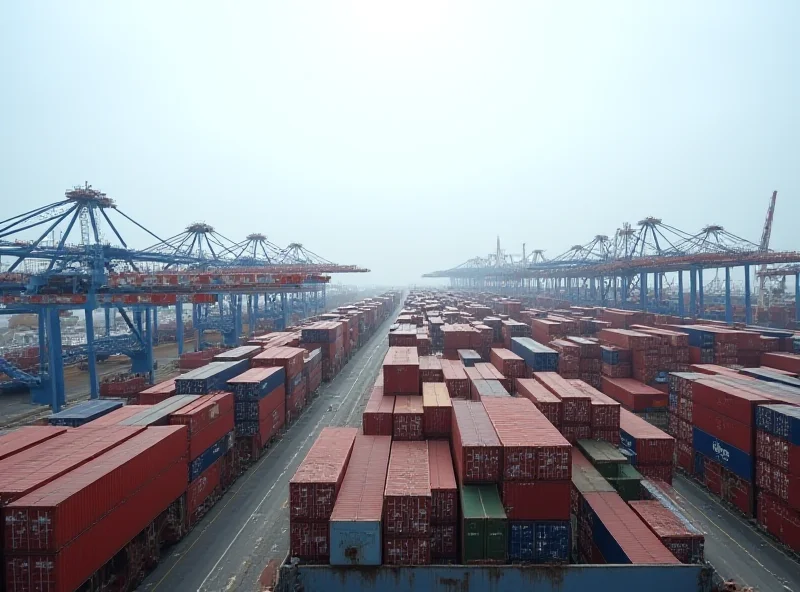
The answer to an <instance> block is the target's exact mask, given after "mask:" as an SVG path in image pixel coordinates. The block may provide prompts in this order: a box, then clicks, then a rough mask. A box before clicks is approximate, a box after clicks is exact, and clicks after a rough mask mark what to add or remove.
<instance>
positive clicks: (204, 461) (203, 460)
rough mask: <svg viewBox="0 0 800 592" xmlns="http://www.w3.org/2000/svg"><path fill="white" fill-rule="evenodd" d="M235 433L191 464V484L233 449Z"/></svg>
mask: <svg viewBox="0 0 800 592" xmlns="http://www.w3.org/2000/svg"><path fill="white" fill-rule="evenodd" d="M233 444H234V432H229V433H227V434H225V435H224V436H222V437H221V438H220V439H219V440H217V441H216V442H214V443H213V444H212V445H211V446H209V447H208V448H206V449H205V450H204V451H203V452H202V453H200V456H198V457H197V458H195V459H194V460H192V461H191V462H189V482H190V483H191V482H193V481H194V480H195V479H197V478H198V477H200V475H202V474H203V473H204V472H205V471H206V470H207V469H208V467H210V466H211V465H213V464H214V463H215V462H216V461H217V460H219V459H220V458H222V457H223V456H225V455H226V454H227V453H228V451H229V450H230V449H231V448H233Z"/></svg>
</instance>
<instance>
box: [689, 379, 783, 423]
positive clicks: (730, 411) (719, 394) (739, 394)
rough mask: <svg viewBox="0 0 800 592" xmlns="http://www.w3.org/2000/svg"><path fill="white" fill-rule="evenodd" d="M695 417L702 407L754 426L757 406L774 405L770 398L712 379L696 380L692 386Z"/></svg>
mask: <svg viewBox="0 0 800 592" xmlns="http://www.w3.org/2000/svg"><path fill="white" fill-rule="evenodd" d="M692 402H693V404H694V405H693V410H692V411H693V414H694V415H693V417H694V416H695V415H696V414H697V406H698V405H702V406H703V407H706V408H708V409H712V410H714V411H716V412H717V413H719V414H720V415H724V416H726V417H730V418H731V419H734V420H736V421H737V422H739V423H741V424H744V425H748V426H752V425H753V424H754V423H755V407H756V405H766V404H769V403H774V402H775V401H773V400H772V399H770V398H769V397H766V396H763V395H759V394H755V393H753V392H750V391H748V390H746V389H744V388H737V387H734V386H730V385H728V384H724V383H722V382H718V381H716V380H714V379H713V378H712V379H708V380H706V379H702V380H695V381H694V383H693V384H692Z"/></svg>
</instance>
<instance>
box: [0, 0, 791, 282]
mask: <svg viewBox="0 0 800 592" xmlns="http://www.w3.org/2000/svg"><path fill="white" fill-rule="evenodd" d="M2 11H3V12H2V16H0V47H2V50H3V55H2V61H0V74H2V78H1V80H2V87H3V91H2V92H0V109H2V113H3V123H2V125H0V130H2V134H0V137H2V143H1V144H0V151H1V152H0V157H2V165H0V166H1V167H2V168H1V169H0V172H1V174H0V208H2V210H3V213H4V214H5V213H7V214H8V216H10V215H13V214H16V213H21V212H23V211H25V210H28V209H32V208H33V207H35V206H38V205H43V204H46V203H50V202H54V201H57V200H58V199H59V198H61V196H63V191H64V190H65V189H66V188H67V187H68V186H71V185H74V184H77V183H82V182H83V181H84V180H88V181H89V182H90V183H92V184H93V185H94V186H95V187H98V188H100V189H102V190H104V191H106V192H107V193H108V194H109V196H111V197H113V198H114V199H116V200H117V202H118V204H119V206H120V208H121V209H122V210H124V211H125V212H126V213H127V214H128V215H130V216H132V217H133V218H135V219H136V220H138V221H140V222H142V223H143V224H144V225H146V226H147V227H148V228H150V229H151V230H152V231H153V232H155V233H156V234H158V235H160V236H164V237H166V236H172V235H174V234H177V233H178V232H180V231H181V229H182V227H184V226H185V225H187V224H188V223H191V222H194V221H199V220H201V221H205V222H208V223H211V224H213V225H214V226H215V228H216V229H217V230H218V231H219V232H220V233H222V234H223V235H225V236H227V237H229V238H231V239H234V240H240V239H241V238H243V237H244V236H245V235H246V234H248V233H251V232H263V233H266V234H267V235H268V236H269V238H270V240H272V241H273V242H274V243H277V244H279V245H281V246H283V245H285V244H287V243H289V242H292V241H296V242H302V243H303V244H304V245H306V246H307V247H308V248H310V249H311V250H313V251H315V252H317V253H319V254H321V255H323V256H325V257H327V258H328V259H331V260H334V261H337V262H340V263H358V264H361V265H364V266H367V267H369V268H371V269H372V270H373V273H372V274H370V275H369V276H364V277H361V278H359V279H360V281H361V282H369V283H376V282H380V283H389V282H392V283H409V282H416V281H419V276H420V275H421V274H422V273H424V272H426V271H431V270H434V269H441V268H446V267H450V266H453V265H456V264H459V263H461V262H463V261H464V260H466V259H468V258H470V257H473V256H475V255H478V254H486V253H488V252H489V251H490V250H493V249H494V246H495V241H496V236H497V235H499V236H500V237H501V241H502V243H503V245H504V246H506V247H507V249H508V250H509V251H511V252H514V253H518V252H521V248H522V247H521V245H522V243H523V242H524V243H526V244H527V248H528V249H529V250H530V249H534V248H541V249H546V255H547V256H550V257H552V256H556V255H558V254H559V253H561V252H563V251H565V250H566V249H568V248H569V247H570V246H572V245H574V244H576V243H586V242H588V241H589V240H591V238H592V237H593V236H594V235H596V234H598V233H603V234H609V235H613V233H614V230H615V229H616V228H617V227H619V226H620V225H621V223H622V222H625V221H629V222H632V223H635V222H636V221H638V220H640V219H641V218H643V217H645V216H649V215H653V216H659V217H661V218H663V220H664V221H665V222H668V223H669V224H671V225H673V226H676V227H678V228H681V229H685V230H696V229H699V228H700V227H701V226H703V225H705V224H708V223H712V222H713V223H718V224H722V225H724V226H725V227H726V228H727V229H729V230H731V231H732V232H734V233H736V234H738V235H742V236H745V237H747V238H749V239H751V240H753V241H755V242H758V241H759V239H760V236H761V229H762V225H763V221H764V216H765V212H766V208H767V204H768V199H769V196H770V194H771V192H772V191H773V190H775V189H777V190H778V205H777V209H776V220H775V225H774V231H773V235H772V238H773V240H772V246H773V247H775V248H781V249H794V248H800V238H798V236H797V233H796V230H795V229H796V228H797V222H798V219H800V205H798V203H799V202H798V193H800V149H799V148H800V147H799V145H798V144H799V143H800V115H798V113H800V36H798V35H797V26H798V22H800V3H799V2H797V1H796V0H795V1H787V2H777V1H776V2H750V1H747V2H738V1H725V2H711V1H706V0H704V1H702V2H697V1H685V2H680V1H679V2H675V1H671V2H655V1H652V0H648V1H645V2H643V1H641V0H638V1H630V2H622V1H620V2H615V1H609V2H597V1H587V2H556V1H552V2H535V1H533V0H521V1H519V2H504V1H502V0H500V1H493V2H488V1H482V2H478V1H475V2H470V1H467V0H460V1H458V2H436V1H435V0H405V1H402V2H400V1H398V2H384V1H380V0H360V1H334V0H331V1H324V2H312V1H304V2H290V1H286V2H266V1H259V2H253V3H245V2H236V3H223V2H208V3H206V2H199V1H194V2H185V3H178V2H170V1H167V2H163V1H161V2H126V3H122V2H107V1H104V2H78V1H73V0H71V1H62V0H59V1H54V2H9V3H5V5H4V8H3V9H2ZM5 217H7V216H2V218H5ZM120 226H121V230H123V231H124V232H125V234H126V235H127V237H130V239H131V240H130V242H131V243H133V244H132V246H136V247H145V246H148V245H149V244H151V243H152V242H154V240H153V239H151V238H148V237H147V236H145V235H143V234H142V233H140V232H135V231H134V230H133V229H131V227H130V225H127V226H126V225H124V224H121V225H120ZM342 279H344V280H345V281H352V279H355V278H352V277H346V278H342Z"/></svg>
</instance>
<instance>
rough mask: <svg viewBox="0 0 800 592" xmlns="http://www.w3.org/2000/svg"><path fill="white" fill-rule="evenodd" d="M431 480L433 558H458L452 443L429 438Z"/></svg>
mask: <svg viewBox="0 0 800 592" xmlns="http://www.w3.org/2000/svg"><path fill="white" fill-rule="evenodd" d="M428 466H429V470H430V484H431V560H432V561H433V562H434V563H437V564H439V563H450V562H456V561H458V487H457V485H456V476H455V473H454V472H453V457H452V456H451V454H450V443H449V442H447V441H446V440H429V441H428Z"/></svg>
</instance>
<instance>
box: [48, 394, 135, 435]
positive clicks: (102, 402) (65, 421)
mask: <svg viewBox="0 0 800 592" xmlns="http://www.w3.org/2000/svg"><path fill="white" fill-rule="evenodd" d="M120 407H122V401H120V400H115V399H94V400H91V401H84V402H83V403H77V404H76V405H73V406H72V407H70V408H68V409H65V410H64V411H60V412H59V413H54V414H53V415H51V416H50V417H49V418H47V421H48V423H49V424H50V425H52V426H66V427H71V428H77V427H78V426H82V425H84V424H86V423H89V422H90V421H92V420H95V419H97V418H98V417H102V416H103V415H106V414H108V413H111V412H112V411H114V410H115V409H119V408H120Z"/></svg>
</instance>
